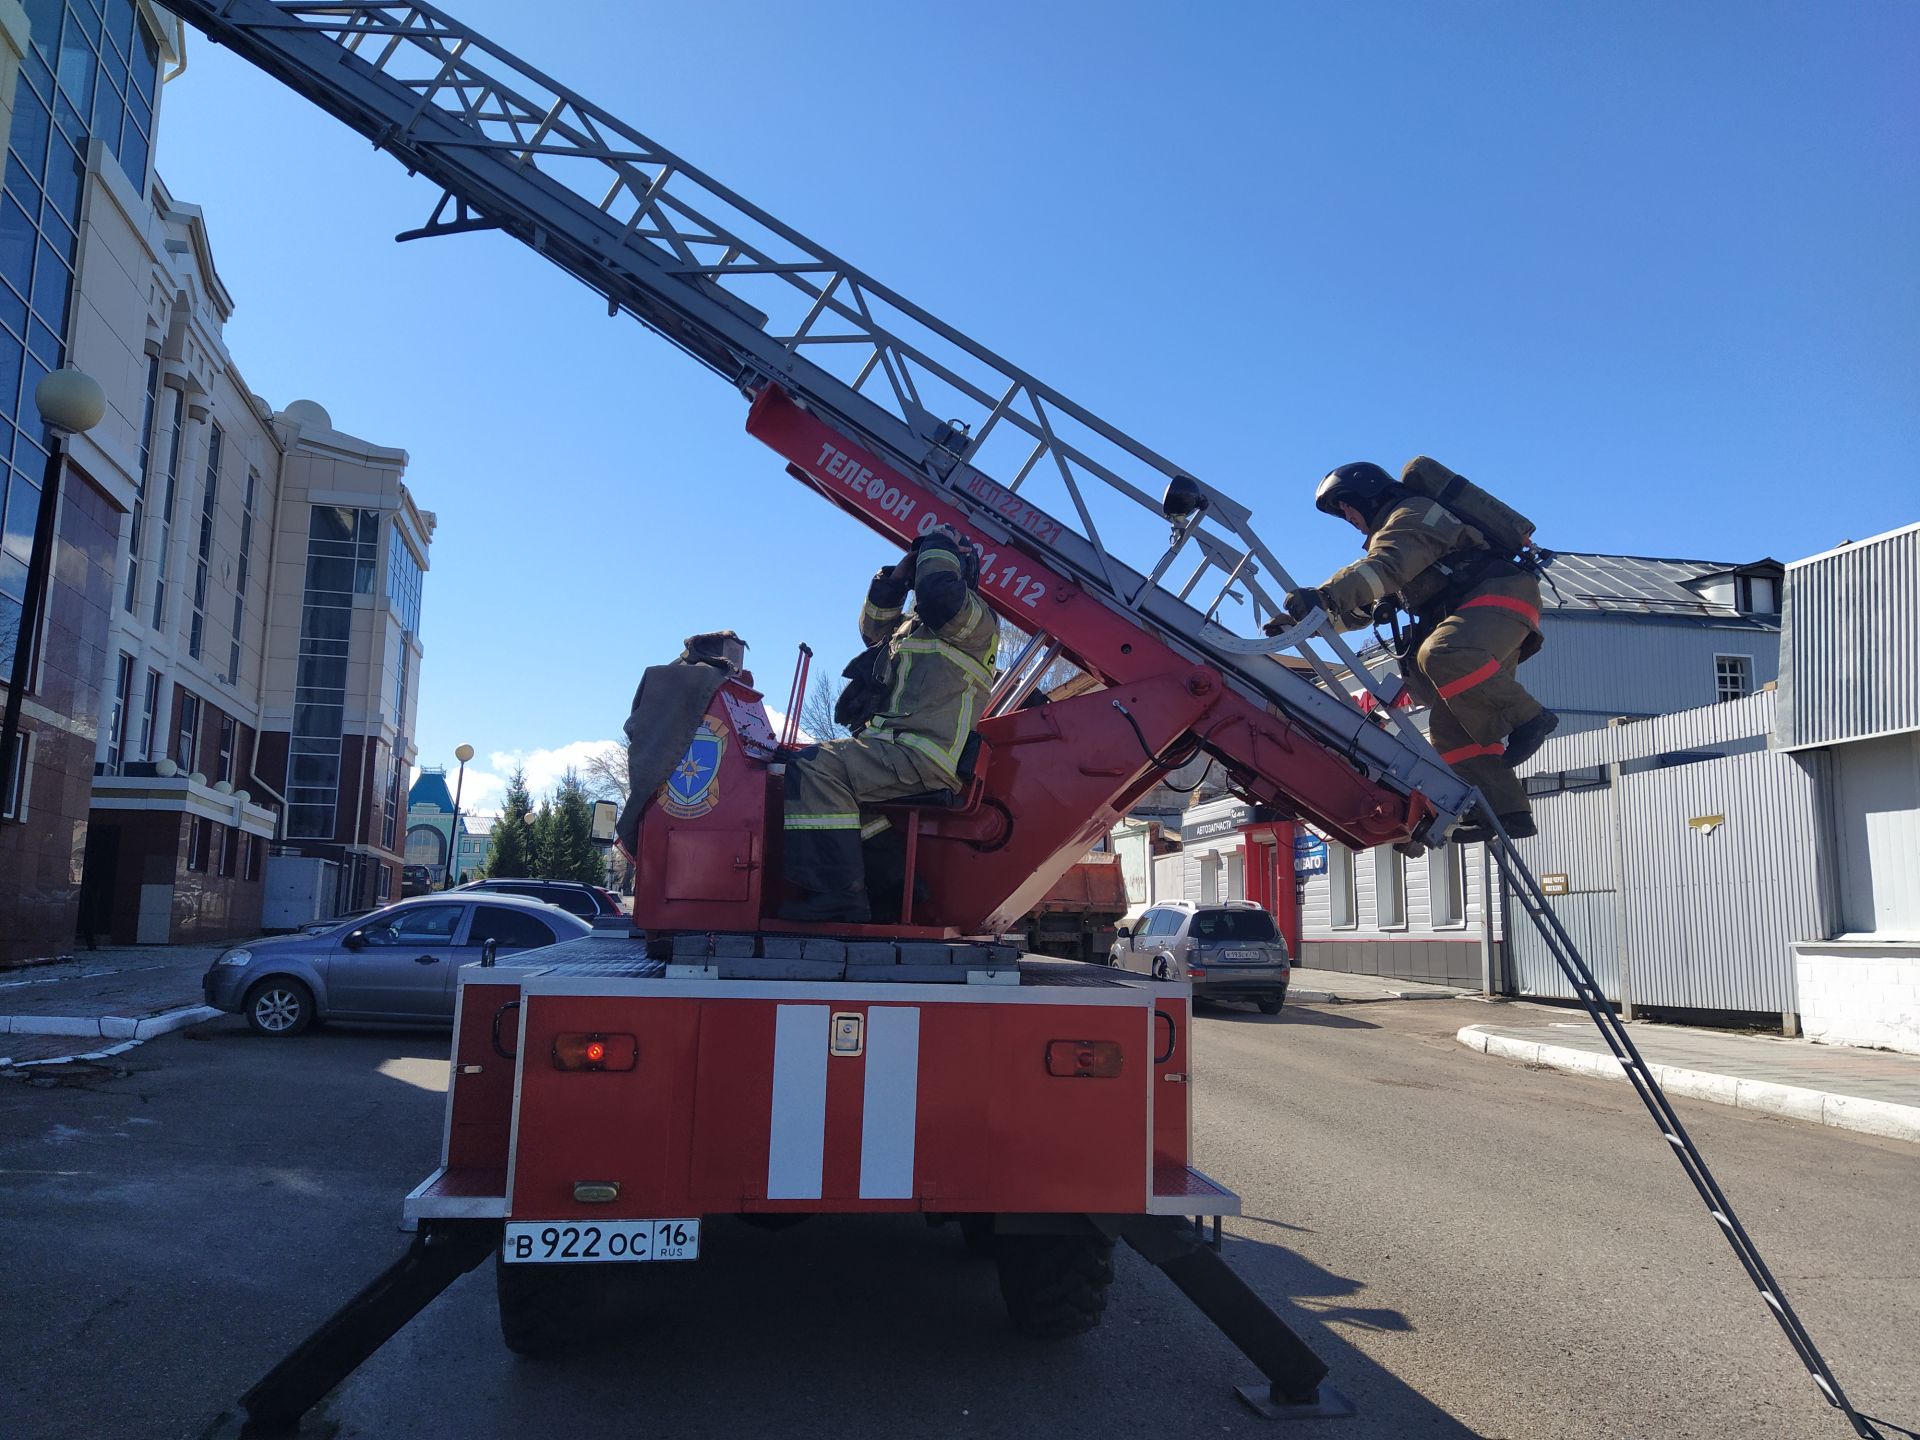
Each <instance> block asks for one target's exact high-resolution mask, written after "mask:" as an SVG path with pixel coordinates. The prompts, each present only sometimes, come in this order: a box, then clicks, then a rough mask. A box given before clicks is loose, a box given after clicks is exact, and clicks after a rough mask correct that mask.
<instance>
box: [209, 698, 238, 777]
mask: <svg viewBox="0 0 1920 1440" xmlns="http://www.w3.org/2000/svg"><path fill="white" fill-rule="evenodd" d="M238 729H239V726H238V725H237V724H236V723H235V721H234V718H233V717H232V716H231V715H225V714H223V715H221V717H220V753H219V755H218V757H217V758H216V759H215V761H214V766H213V779H214V783H215V784H218V783H219V782H220V781H222V780H231V779H233V739H234V732H235V731H236V730H238Z"/></svg>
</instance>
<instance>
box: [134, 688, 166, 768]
mask: <svg viewBox="0 0 1920 1440" xmlns="http://www.w3.org/2000/svg"><path fill="white" fill-rule="evenodd" d="M159 724H160V672H159V671H158V670H149V671H147V694H146V698H145V699H144V700H142V701H141V702H140V744H139V746H138V747H137V749H136V750H135V752H134V753H135V754H137V755H138V756H139V757H140V758H141V759H142V760H151V759H153V739H154V734H155V732H156V730H157V729H158V727H159Z"/></svg>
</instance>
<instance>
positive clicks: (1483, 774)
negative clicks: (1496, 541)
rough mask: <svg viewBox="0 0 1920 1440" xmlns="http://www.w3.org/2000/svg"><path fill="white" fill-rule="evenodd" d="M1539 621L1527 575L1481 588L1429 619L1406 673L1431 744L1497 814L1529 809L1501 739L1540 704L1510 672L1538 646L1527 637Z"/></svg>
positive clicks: (1535, 588) (1536, 711) (1536, 594)
mask: <svg viewBox="0 0 1920 1440" xmlns="http://www.w3.org/2000/svg"><path fill="white" fill-rule="evenodd" d="M1539 620H1540V591H1539V587H1538V586H1537V585H1536V584H1535V583H1534V581H1533V580H1532V579H1531V578H1530V577H1526V576H1519V577H1515V578H1512V579H1503V580H1501V581H1498V582H1496V583H1495V584H1493V585H1490V586H1485V587H1482V588H1481V589H1479V590H1477V591H1475V592H1474V594H1473V595H1472V596H1470V597H1469V598H1468V599H1466V600H1464V601H1462V602H1461V603H1460V605H1459V606H1457V607H1456V608H1455V609H1454V610H1453V611H1451V612H1450V613H1449V614H1448V615H1447V616H1446V618H1444V619H1443V620H1441V621H1440V623H1439V624H1438V625H1436V626H1434V628H1433V631H1432V633H1430V634H1429V635H1428V636H1427V637H1426V639H1425V640H1423V641H1422V642H1421V644H1420V648H1419V649H1418V650H1417V651H1415V653H1414V664H1413V665H1412V666H1410V667H1408V669H1409V673H1408V674H1407V675H1406V677H1405V678H1406V681H1407V688H1408V690H1410V691H1411V692H1412V694H1413V698H1414V700H1415V701H1416V702H1423V703H1425V704H1426V705H1427V706H1428V711H1429V721H1428V730H1429V736H1430V738H1431V739H1432V741H1433V747H1434V749H1436V750H1438V751H1439V752H1440V758H1441V759H1442V760H1444V761H1446V762H1447V764H1449V765H1451V766H1452V767H1453V768H1454V769H1455V770H1456V771H1458V772H1459V774H1460V775H1461V777H1462V778H1463V779H1466V780H1469V781H1471V782H1472V783H1473V784H1474V785H1475V786H1477V787H1478V788H1479V790H1480V793H1481V794H1482V795H1484V796H1485V797H1486V801H1487V804H1488V805H1490V806H1492V807H1493V812H1494V813H1495V814H1496V815H1501V816H1506V815H1525V814H1527V813H1529V812H1530V811H1531V810H1532V808H1533V807H1532V806H1531V805H1530V804H1529V803H1528V802H1527V792H1526V787H1525V786H1523V785H1522V784H1521V783H1520V781H1519V779H1518V778H1517V777H1516V776H1515V775H1514V773H1513V769H1512V767H1511V766H1509V765H1508V764H1507V762H1506V759H1505V755H1506V748H1507V747H1506V744H1505V741H1506V738H1507V736H1508V735H1510V734H1511V733H1513V730H1514V728H1515V727H1516V726H1519V725H1524V724H1525V723H1526V722H1527V721H1529V720H1531V719H1532V718H1533V717H1534V716H1536V715H1538V714H1539V713H1540V710H1541V705H1540V702H1539V701H1538V700H1536V699H1534V698H1533V696H1531V695H1529V694H1528V693H1527V692H1526V690H1525V689H1524V688H1522V686H1521V684H1520V682H1519V681H1518V680H1517V679H1515V678H1514V669H1515V667H1516V666H1517V665H1518V664H1519V663H1520V661H1521V660H1522V659H1523V658H1525V654H1530V653H1531V652H1532V649H1533V648H1537V642H1536V644H1535V645H1534V646H1532V647H1529V645H1528V642H1529V641H1530V640H1534V639H1535V637H1536V636H1537V635H1538V629H1537V626H1538V625H1539ZM1523 652H1524V653H1523Z"/></svg>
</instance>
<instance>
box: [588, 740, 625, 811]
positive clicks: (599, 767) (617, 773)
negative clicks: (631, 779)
mask: <svg viewBox="0 0 1920 1440" xmlns="http://www.w3.org/2000/svg"><path fill="white" fill-rule="evenodd" d="M580 783H581V784H582V785H584V786H585V787H586V790H587V793H588V794H589V795H591V796H592V797H593V798H594V799H596V800H612V801H615V802H616V803H618V804H621V805H624V804H626V803H627V742H626V741H625V740H616V741H614V742H613V743H612V744H611V745H602V746H601V747H600V748H599V749H598V750H596V751H594V752H593V753H592V754H591V755H589V756H587V758H586V760H585V761H584V762H583V763H582V764H581V766H580Z"/></svg>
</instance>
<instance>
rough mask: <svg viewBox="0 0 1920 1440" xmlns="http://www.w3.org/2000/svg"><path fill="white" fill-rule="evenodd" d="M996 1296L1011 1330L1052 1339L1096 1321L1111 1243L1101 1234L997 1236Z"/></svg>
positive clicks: (1103, 1306)
mask: <svg viewBox="0 0 1920 1440" xmlns="http://www.w3.org/2000/svg"><path fill="white" fill-rule="evenodd" d="M998 1239H999V1243H998V1245H997V1246H996V1247H995V1255H994V1258H995V1259H996V1260H997V1261H998V1262H999V1265H1000V1297H1001V1299H1003V1300H1004V1301H1006V1305H1007V1318H1008V1319H1010V1320H1012V1321H1013V1324H1014V1328H1015V1329H1017V1330H1021V1331H1024V1332H1025V1333H1027V1334H1029V1335H1039V1336H1044V1337H1049V1338H1057V1337H1062V1336H1067V1335H1081V1334H1084V1333H1085V1332H1087V1331H1089V1330H1091V1329H1093V1328H1094V1326H1096V1325H1098V1324H1099V1323H1100V1317H1101V1316H1102V1315H1104V1314H1106V1310H1107V1287H1108V1286H1110V1285H1112V1284H1113V1242H1112V1241H1111V1240H1108V1239H1107V1238H1105V1237H1104V1236H1101V1235H1001V1236H999V1237H998Z"/></svg>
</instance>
